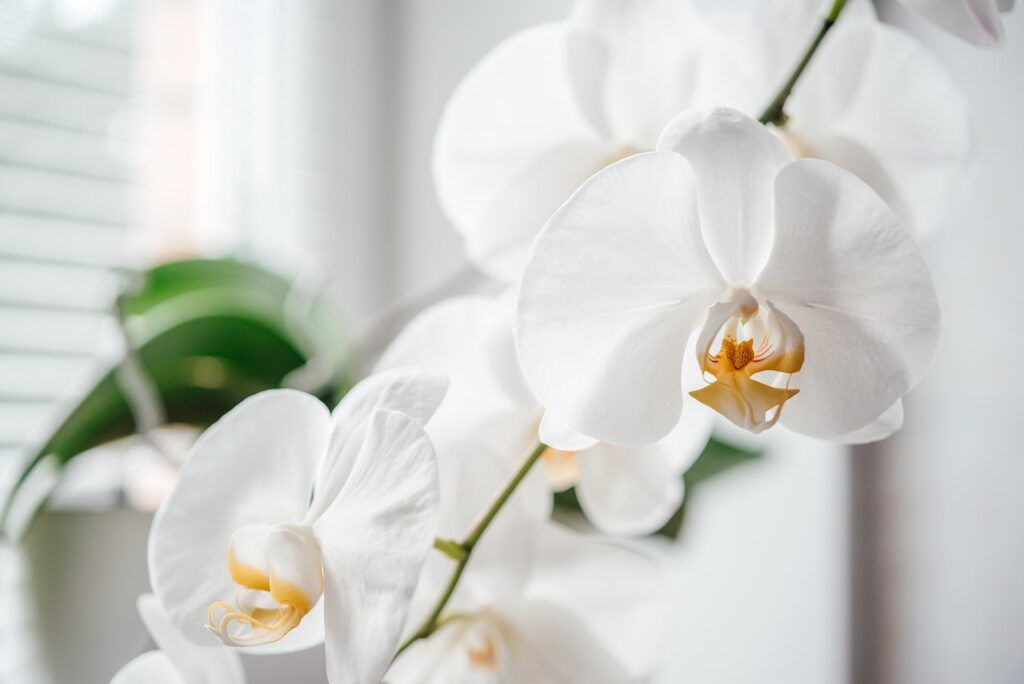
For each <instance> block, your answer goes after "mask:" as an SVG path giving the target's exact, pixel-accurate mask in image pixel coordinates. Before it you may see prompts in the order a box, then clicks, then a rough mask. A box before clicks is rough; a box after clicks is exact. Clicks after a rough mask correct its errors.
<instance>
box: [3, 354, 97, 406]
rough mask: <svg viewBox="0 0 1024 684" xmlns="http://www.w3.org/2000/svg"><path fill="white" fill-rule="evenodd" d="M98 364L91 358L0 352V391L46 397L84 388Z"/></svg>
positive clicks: (22, 395)
mask: <svg viewBox="0 0 1024 684" xmlns="http://www.w3.org/2000/svg"><path fill="white" fill-rule="evenodd" d="M100 366H101V364H99V363H97V362H96V361H95V360H92V359H81V358H74V357H60V356H46V355H41V354H26V355H18V356H10V355H4V354H0V378H3V385H2V386H0V392H4V393H7V394H9V395H14V396H21V397H29V398H49V399H52V398H54V397H57V396H60V395H63V394H66V393H68V392H75V391H76V390H80V389H84V388H85V387H86V386H87V384H88V383H89V382H90V381H92V380H93V379H95V377H96V374H97V373H98V372H99V368H100Z"/></svg>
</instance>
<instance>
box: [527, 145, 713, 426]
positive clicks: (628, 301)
mask: <svg viewBox="0 0 1024 684" xmlns="http://www.w3.org/2000/svg"><path fill="white" fill-rule="evenodd" d="M724 289H725V283H724V282H723V281H722V278H721V275H720V274H719V272H718V270H717V269H716V268H715V266H714V263H713V262H712V261H711V258H710V256H709V255H708V253H707V250H706V249H705V247H704V243H703V239H702V237H701V234H700V223H699V220H698V217H697V197H696V188H695V183H694V180H693V174H692V171H691V169H690V166H689V164H688V163H687V162H686V160H684V159H683V158H682V157H680V156H679V155H677V154H674V153H671V152H650V153H645V154H639V155H635V156H633V157H630V158H628V159H624V160H622V161H620V162H618V163H616V164H614V165H612V166H610V167H608V168H607V169H605V170H604V171H602V172H600V173H598V174H597V175H595V176H594V177H592V178H591V179H590V180H588V181H587V182H586V183H584V184H583V186H582V187H580V189H579V190H578V191H577V192H576V194H575V195H573V197H572V198H571V199H570V200H569V201H568V202H566V204H565V205H564V206H563V207H562V208H561V209H559V210H558V212H557V213H556V214H555V215H554V216H552V218H551V220H550V221H549V222H548V224H547V225H546V226H545V228H544V231H543V232H542V233H541V235H540V236H539V237H538V239H537V242H536V244H535V245H534V249H533V253H532V257H531V259H530V262H529V264H528V265H527V268H526V271H525V273H524V275H523V282H522V286H521V292H520V300H519V317H518V322H517V331H516V343H517V344H516V346H517V349H518V350H519V357H520V362H521V364H522V367H523V374H524V375H525V376H526V378H527V381H528V382H529V383H530V385H531V387H532V388H533V391H534V393H535V394H536V396H537V397H538V399H539V400H540V402H541V404H543V405H544V406H545V408H547V409H548V410H551V411H554V412H555V413H557V414H558V416H559V418H560V420H562V421H565V422H566V423H568V424H569V425H570V426H571V427H572V428H573V429H575V430H576V431H578V432H581V433H583V434H585V435H589V436H591V437H594V438H596V439H599V440H602V441H605V442H611V443H617V444H625V445H631V444H632V445H635V444H644V443H650V442H653V441H656V440H658V439H659V438H661V437H663V436H664V435H665V434H667V433H668V432H669V430H671V429H672V427H673V426H674V425H675V424H676V423H677V422H678V420H679V412H680V410H681V408H682V388H681V369H682V364H683V352H684V348H685V345H686V343H687V339H688V338H689V336H690V331H691V329H692V328H693V325H694V323H695V321H696V320H697V319H698V317H699V316H701V315H702V313H703V311H704V309H705V308H706V307H707V306H708V305H709V304H711V303H712V302H713V301H714V299H715V297H716V296H717V295H718V294H719V293H720V292H722V291H724ZM613 388H614V391H612V389H613Z"/></svg>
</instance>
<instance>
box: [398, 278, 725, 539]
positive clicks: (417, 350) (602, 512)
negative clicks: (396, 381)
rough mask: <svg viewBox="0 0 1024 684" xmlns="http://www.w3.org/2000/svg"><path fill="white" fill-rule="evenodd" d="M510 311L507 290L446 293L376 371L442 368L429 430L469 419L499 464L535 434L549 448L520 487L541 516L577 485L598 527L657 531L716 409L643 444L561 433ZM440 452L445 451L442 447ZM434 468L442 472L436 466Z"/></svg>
mask: <svg viewBox="0 0 1024 684" xmlns="http://www.w3.org/2000/svg"><path fill="white" fill-rule="evenodd" d="M514 318H515V292H514V291H512V290H509V291H507V292H506V293H504V294H503V295H501V296H500V297H496V298H494V297H486V296H463V297H456V298H453V299H450V300H447V301H445V302H442V303H440V304H437V305H435V306H433V307H431V308H429V309H427V310H425V311H424V312H422V313H421V314H420V315H419V316H418V317H417V318H415V319H414V320H413V321H412V322H411V323H410V324H409V325H408V326H406V328H405V330H403V331H402V333H401V334H400V335H399V336H398V337H397V338H396V339H395V341H394V342H393V344H392V345H391V347H390V348H389V349H388V350H387V351H386V352H385V354H384V356H383V357H382V358H381V361H380V363H379V365H378V368H391V367H400V366H406V365H414V366H418V367H422V368H428V369H431V370H434V371H437V372H440V373H443V374H445V375H446V376H447V377H448V378H449V380H450V386H449V391H448V393H447V395H446V396H445V399H444V401H443V402H442V404H441V407H440V408H439V409H438V411H437V413H436V415H435V416H434V418H433V419H432V420H431V422H430V423H429V424H428V425H427V431H428V433H430V434H431V435H432V436H434V435H443V434H445V433H446V432H451V431H455V430H459V429H462V430H466V429H467V428H466V426H467V425H473V426H475V427H474V428H473V429H474V430H475V431H476V432H477V433H479V434H480V435H481V436H480V437H479V438H478V443H477V445H476V447H475V450H480V449H486V450H487V451H488V452H489V453H492V454H496V455H498V456H499V457H500V458H501V461H500V462H502V463H503V464H504V467H503V470H508V469H510V468H512V467H514V465H515V464H517V463H519V462H521V461H522V459H523V457H524V456H525V455H526V454H528V453H530V451H532V450H533V448H534V447H535V446H536V445H537V442H538V439H539V440H540V441H541V442H543V443H544V444H547V445H549V446H550V447H552V448H549V449H548V450H547V451H545V452H544V454H543V455H542V457H541V462H540V464H539V466H540V467H539V468H538V469H535V471H534V472H533V473H531V474H530V476H528V478H527V481H526V482H525V483H524V485H523V487H524V488H525V490H526V491H527V492H529V494H528V496H529V497H530V498H531V500H532V502H533V504H532V508H533V509H534V510H535V511H538V512H539V513H540V515H541V516H546V515H547V514H549V513H550V507H551V492H552V491H561V490H564V489H567V488H569V487H571V486H575V488H576V494H577V497H578V499H579V502H580V506H581V508H582V509H583V511H584V513H585V514H586V515H587V517H588V519H589V520H590V521H591V522H592V523H594V525H595V526H596V527H597V528H598V529H600V530H601V531H602V532H605V533H607V534H614V535H644V534H650V533H651V532H654V531H656V530H658V529H659V528H660V527H662V526H663V525H664V524H665V523H666V522H667V521H668V519H669V518H670V517H671V516H672V514H673V513H675V511H676V510H677V509H678V508H679V505H680V503H681V502H682V499H683V495H684V490H683V481H682V474H683V473H684V472H685V471H686V469H687V468H689V467H690V465H691V464H692V463H693V461H694V460H696V458H697V457H698V456H699V455H700V453H701V451H702V450H703V448H704V446H705V444H706V443H707V440H708V437H709V436H710V433H711V427H712V424H713V421H714V414H713V413H712V412H711V411H708V410H705V409H704V407H703V406H700V405H696V406H694V410H693V411H692V415H688V416H687V418H688V420H687V421H684V422H682V423H680V425H679V426H678V427H677V429H675V430H673V431H672V432H671V433H670V434H669V435H668V436H667V437H665V438H664V439H662V440H660V441H658V442H657V443H655V444H652V445H649V446H645V447H642V448H625V447H619V446H615V445H612V444H604V443H598V442H597V441H596V440H593V439H589V438H587V437H584V436H582V435H578V434H573V433H572V432H571V431H570V432H567V431H566V430H565V428H564V426H559V425H558V424H557V422H556V421H553V420H552V418H551V417H550V416H547V417H545V415H544V409H543V407H542V406H541V405H540V403H539V402H538V401H537V400H536V398H534V396H533V393H532V392H531V391H530V389H529V386H528V385H527V384H526V382H525V380H524V379H523V377H522V373H521V371H520V369H519V360H518V358H517V356H516V352H515V348H514V339H513V334H512V327H513V322H514ZM694 403H695V404H696V402H694ZM460 426H461V428H460ZM456 451H458V450H456ZM439 454H440V458H445V457H446V453H445V452H444V451H442V452H439ZM441 471H442V476H443V474H444V472H445V468H444V466H443V465H442V469H441Z"/></svg>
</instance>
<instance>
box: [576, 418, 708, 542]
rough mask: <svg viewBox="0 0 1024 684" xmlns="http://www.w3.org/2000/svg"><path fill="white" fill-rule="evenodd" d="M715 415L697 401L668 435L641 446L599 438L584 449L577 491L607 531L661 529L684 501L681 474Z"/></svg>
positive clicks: (592, 517) (642, 532) (596, 523)
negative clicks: (610, 442)
mask: <svg viewBox="0 0 1024 684" xmlns="http://www.w3.org/2000/svg"><path fill="white" fill-rule="evenodd" d="M713 425H714V415H713V414H712V413H711V412H710V411H708V410H701V409H699V408H698V407H693V410H690V409H687V410H686V411H685V412H684V413H683V418H682V420H680V421H679V425H677V426H676V427H675V429H673V430H672V432H670V433H669V434H668V435H667V436H666V437H664V438H663V439H661V440H660V441H658V442H655V443H654V444H650V445H647V446H644V447H638V448H633V449H629V448H624V447H616V446H612V445H609V444H598V445H597V446H595V447H592V448H590V449H587V450H586V451H585V452H583V453H582V454H580V458H579V469H580V476H579V482H577V483H576V495H577V496H578V497H579V500H580V507H581V508H583V512H584V513H586V515H587V519H589V520H590V522H592V523H594V526H595V527H597V529H599V530H601V531H602V532H604V533H605V534H611V535H616V536H640V535H647V534H651V533H652V532H655V531H657V530H658V529H660V528H661V527H662V526H663V525H664V524H665V523H666V522H668V520H669V518H671V517H672V515H673V514H674V513H675V512H676V510H678V508H679V505H680V504H681V503H682V501H683V478H682V475H683V473H684V472H686V470H687V468H689V467H690V465H692V464H693V462H694V461H695V460H697V457H699V456H700V454H701V452H702V451H703V450H704V446H705V445H706V444H707V441H708V438H709V437H710V436H711V428H712V427H713Z"/></svg>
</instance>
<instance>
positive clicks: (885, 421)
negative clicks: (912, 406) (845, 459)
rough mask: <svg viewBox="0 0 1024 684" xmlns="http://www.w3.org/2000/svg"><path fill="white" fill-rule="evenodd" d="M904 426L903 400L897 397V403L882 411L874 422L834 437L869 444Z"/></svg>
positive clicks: (849, 441) (838, 439)
mask: <svg viewBox="0 0 1024 684" xmlns="http://www.w3.org/2000/svg"><path fill="white" fill-rule="evenodd" d="M901 427H903V400H902V399H897V400H896V403H895V404H893V405H892V406H890V407H889V408H887V409H886V410H885V411H883V412H882V415H880V416H879V417H878V418H876V419H875V420H874V421H873V422H871V423H868V424H867V425H865V426H864V427H862V428H860V429H859V430H855V431H853V432H848V433H846V434H845V435H840V436H838V437H834V438H833V439H834V440H835V441H837V442H842V443H843V444H868V443H869V442H878V441H880V440H883V439H885V438H886V437H888V436H889V435H891V434H892V433H894V432H896V431H897V430H899V429H900V428H901Z"/></svg>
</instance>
